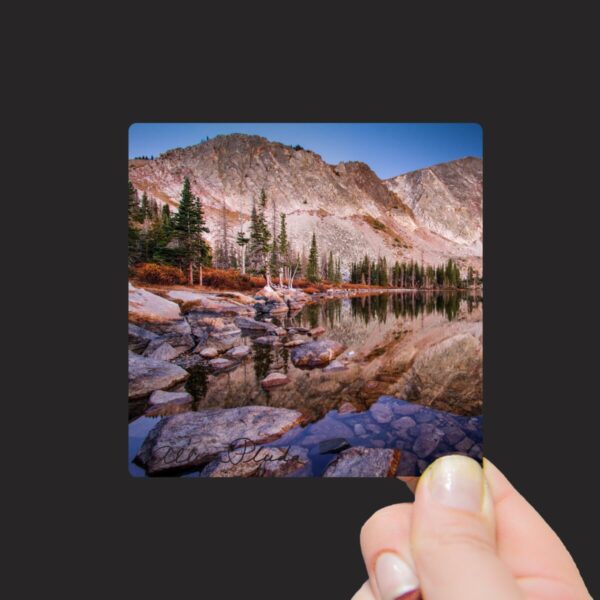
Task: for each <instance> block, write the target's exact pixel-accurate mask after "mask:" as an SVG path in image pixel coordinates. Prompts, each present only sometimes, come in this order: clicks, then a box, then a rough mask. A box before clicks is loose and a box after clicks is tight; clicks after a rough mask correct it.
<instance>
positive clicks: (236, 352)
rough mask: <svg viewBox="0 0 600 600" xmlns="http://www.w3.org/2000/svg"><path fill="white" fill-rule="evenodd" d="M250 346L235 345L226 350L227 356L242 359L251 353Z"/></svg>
mask: <svg viewBox="0 0 600 600" xmlns="http://www.w3.org/2000/svg"><path fill="white" fill-rule="evenodd" d="M250 350H251V348H250V346H234V347H233V348H231V349H230V350H227V352H225V356H227V357H228V358H232V359H233V360H241V359H242V358H245V357H246V356H248V354H250Z"/></svg>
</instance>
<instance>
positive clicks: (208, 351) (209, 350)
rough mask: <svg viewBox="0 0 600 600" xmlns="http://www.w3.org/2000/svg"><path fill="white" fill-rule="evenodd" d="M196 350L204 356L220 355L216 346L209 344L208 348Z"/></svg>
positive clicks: (213, 356) (208, 357)
mask: <svg viewBox="0 0 600 600" xmlns="http://www.w3.org/2000/svg"><path fill="white" fill-rule="evenodd" d="M194 352H198V353H199V354H200V356H201V357H202V358H207V359H211V358H217V356H219V351H218V350H217V349H216V348H215V347H214V346H209V347H208V348H198V347H197V348H196V349H195V350H194Z"/></svg>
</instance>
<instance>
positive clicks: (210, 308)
mask: <svg viewBox="0 0 600 600" xmlns="http://www.w3.org/2000/svg"><path fill="white" fill-rule="evenodd" d="M167 296H168V297H169V298H172V299H173V300H177V301H179V302H181V303H182V304H183V307H184V310H185V311H186V312H190V311H198V312H203V313H211V314H214V315H223V316H230V317H233V316H236V315H250V316H253V315H254V308H252V306H249V305H248V303H247V302H243V301H241V300H240V298H237V297H234V295H233V294H232V295H230V296H229V297H225V295H224V294H207V293H202V292H190V291H187V290H183V291H182V290H172V291H170V292H169V293H168V294H167ZM240 296H243V294H240Z"/></svg>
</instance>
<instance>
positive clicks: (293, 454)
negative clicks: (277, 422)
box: [200, 443, 310, 477]
mask: <svg viewBox="0 0 600 600" xmlns="http://www.w3.org/2000/svg"><path fill="white" fill-rule="evenodd" d="M309 473H310V459H309V458H308V451H307V450H306V448H302V447H300V446H289V447H287V448H274V447H272V446H260V445H255V444H251V443H250V444H245V445H244V446H242V447H241V448H238V449H236V450H233V451H231V452H223V453H221V454H220V455H219V456H218V457H217V458H216V459H215V460H213V461H212V462H211V463H210V464H208V465H207V466H206V467H205V468H204V469H203V470H202V472H201V473H200V476H201V477H297V476H299V475H308V474H309Z"/></svg>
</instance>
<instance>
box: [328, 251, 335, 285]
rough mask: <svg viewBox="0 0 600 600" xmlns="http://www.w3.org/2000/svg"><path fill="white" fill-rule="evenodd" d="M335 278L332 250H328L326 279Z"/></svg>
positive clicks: (331, 279)
mask: <svg viewBox="0 0 600 600" xmlns="http://www.w3.org/2000/svg"><path fill="white" fill-rule="evenodd" d="M334 279H335V266H334V263H333V252H332V251H331V250H330V251H329V258H328V259H327V280H328V281H333V280H334Z"/></svg>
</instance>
